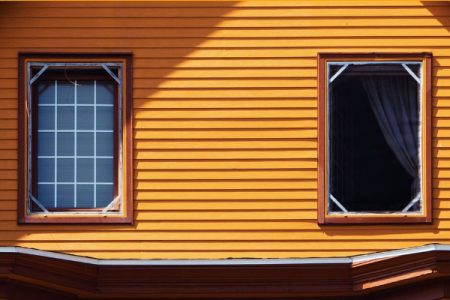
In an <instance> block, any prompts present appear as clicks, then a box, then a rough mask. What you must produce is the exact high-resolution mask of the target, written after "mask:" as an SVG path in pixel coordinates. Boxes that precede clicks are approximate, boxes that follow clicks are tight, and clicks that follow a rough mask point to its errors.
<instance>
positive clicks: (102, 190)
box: [96, 184, 114, 207]
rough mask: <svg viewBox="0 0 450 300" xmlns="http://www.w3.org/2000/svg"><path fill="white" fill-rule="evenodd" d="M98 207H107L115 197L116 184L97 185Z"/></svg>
mask: <svg viewBox="0 0 450 300" xmlns="http://www.w3.org/2000/svg"><path fill="white" fill-rule="evenodd" d="M96 194H97V207H106V206H107V205H108V204H110V203H111V201H113V200H114V199H113V198H114V195H113V194H114V186H113V185H112V184H99V185H97V193H96Z"/></svg>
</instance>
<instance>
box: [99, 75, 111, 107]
mask: <svg viewBox="0 0 450 300" xmlns="http://www.w3.org/2000/svg"><path fill="white" fill-rule="evenodd" d="M113 103H114V84H113V83H112V82H111V81H97V104H113Z"/></svg>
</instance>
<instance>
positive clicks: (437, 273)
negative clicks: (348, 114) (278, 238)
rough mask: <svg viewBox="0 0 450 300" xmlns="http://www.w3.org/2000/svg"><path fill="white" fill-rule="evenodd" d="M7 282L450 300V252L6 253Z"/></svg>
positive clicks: (115, 291)
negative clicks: (235, 255) (260, 255)
mask: <svg viewBox="0 0 450 300" xmlns="http://www.w3.org/2000/svg"><path fill="white" fill-rule="evenodd" d="M2 282H3V283H4V284H6V285H8V284H13V285H15V286H21V287H22V292H23V289H25V290H26V289H27V287H28V289H30V290H33V289H41V290H43V291H46V292H47V293H50V294H55V293H57V294H60V295H61V297H62V296H64V297H67V298H83V299H138V298H141V299H144V298H145V299H192V300H193V299H294V298H295V299H299V298H300V299H310V298H314V299H317V298H320V299H440V298H439V297H438V298H433V297H425V296H426V295H435V294H438V295H441V296H442V297H449V296H450V289H449V288H448V286H450V285H449V284H450V246H444V245H427V246H422V247H417V248H410V249H403V250H396V251H388V252H384V253H375V254H369V255H367V256H354V257H344V258H310V259H286V260H283V259H272V260H270V259H269V260H264V259H246V260H194V261H190V260H175V261H174V260H97V259H92V258H86V257H79V256H72V255H64V254H59V253H52V252H46V251H39V250H32V249H26V248H20V247H0V286H1V284H2ZM419 291H420V292H419ZM417 295H420V297H422V298H420V297H419V298H418V297H417ZM424 297H425V298H424ZM43 299H52V298H43ZM58 299H63V298H58Z"/></svg>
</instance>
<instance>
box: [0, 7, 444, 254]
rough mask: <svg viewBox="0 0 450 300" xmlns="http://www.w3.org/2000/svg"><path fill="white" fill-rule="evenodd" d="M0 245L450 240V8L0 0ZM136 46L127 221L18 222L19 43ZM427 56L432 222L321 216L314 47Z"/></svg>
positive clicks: (273, 245) (221, 249)
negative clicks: (335, 222)
mask: <svg viewBox="0 0 450 300" xmlns="http://www.w3.org/2000/svg"><path fill="white" fill-rule="evenodd" d="M1 7H2V9H1V10H0V28H1V30H0V140H1V141H0V245H1V246H24V247H32V248H38V249H44V250H51V251H63V252H67V253H75V254H79V255H89V256H94V257H101V258H228V257H235V258H237V257H309V256H346V255H354V254H359V253H366V252H372V251H381V250H387V249H395V248H404V247H411V246H416V245H422V244H426V243H450V39H449V38H450V5H449V4H447V3H445V2H433V1H431V2H426V1H321V0H319V1H296V2H294V1H244V2H233V1H214V2H205V1H196V2H191V1H183V2H170V1H165V2H133V3H126V2H125V3H123V2H111V3H110V2H95V3H90V2H84V3H73V2H67V3H56V2H47V3H39V2H28V3H2V4H1ZM19 51H51V52H58V51H59V52H77V51H80V52H105V51H131V52H133V54H134V61H133V63H134V71H133V79H134V87H133V104H134V108H135V110H134V112H133V114H134V124H133V127H134V144H133V149H134V154H133V157H134V179H135V186H134V207H135V210H136V213H135V216H134V219H135V224H134V225H133V226H129V225H117V226H111V225H110V226H105V225H95V226H79V225H73V226H45V225H36V226H18V225H17V212H16V207H17V149H18V147H19V145H18V144H17V107H18V104H17V53H18V52H19ZM327 51H328V52H373V51H382V52H425V51H427V52H432V53H433V56H434V58H433V65H434V69H433V117H434V118H433V126H434V129H433V161H432V162H433V167H434V169H433V186H434V190H433V204H434V212H433V214H434V217H435V220H436V221H435V222H434V223H433V225H407V226H360V225H358V226H330V227H319V226H318V225H317V221H316V218H317V213H316V208H317V176H318V172H317V94H318V93H317V79H316V76H317V59H316V57H317V53H318V52H327Z"/></svg>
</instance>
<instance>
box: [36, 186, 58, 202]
mask: <svg viewBox="0 0 450 300" xmlns="http://www.w3.org/2000/svg"><path fill="white" fill-rule="evenodd" d="M36 199H37V200H38V201H39V202H40V203H41V204H42V205H43V206H44V207H45V208H55V186H54V185H53V184H38V193H37V197H36Z"/></svg>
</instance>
